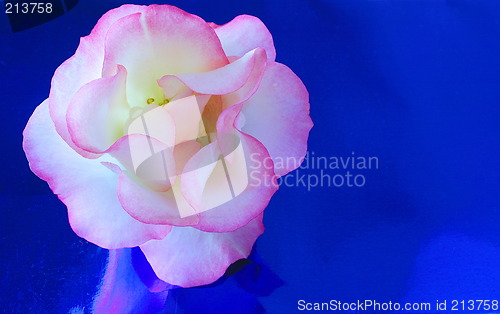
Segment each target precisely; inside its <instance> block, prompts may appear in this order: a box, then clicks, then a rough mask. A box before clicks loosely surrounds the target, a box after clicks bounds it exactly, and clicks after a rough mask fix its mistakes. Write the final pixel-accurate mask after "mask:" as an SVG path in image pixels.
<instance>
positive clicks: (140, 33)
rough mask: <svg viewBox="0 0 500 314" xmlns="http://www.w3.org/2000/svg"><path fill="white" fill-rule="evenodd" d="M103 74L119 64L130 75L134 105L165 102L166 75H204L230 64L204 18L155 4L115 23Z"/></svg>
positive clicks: (110, 34)
mask: <svg viewBox="0 0 500 314" xmlns="http://www.w3.org/2000/svg"><path fill="white" fill-rule="evenodd" d="M105 51H106V52H105V60H104V68H103V76H108V75H110V74H112V72H113V70H114V68H115V67H116V65H117V64H121V65H123V66H125V68H126V69H127V71H128V73H129V77H128V80H127V91H132V90H133V92H130V93H129V102H130V104H131V105H132V106H137V105H142V104H144V103H145V101H146V100H147V99H148V98H154V99H157V98H161V97H163V93H162V91H161V89H160V88H159V87H158V85H157V83H156V80H157V79H159V78H161V77H163V76H164V75H166V74H174V75H175V74H179V73H196V72H206V71H211V70H214V69H217V68H219V67H222V66H224V65H226V64H227V63H228V60H227V57H226V55H225V54H224V51H223V50H222V47H221V44H220V42H219V39H218V38H217V35H216V34H215V32H214V30H213V29H212V28H211V27H210V26H209V25H208V24H207V23H206V22H205V21H203V20H202V19H201V18H199V17H197V16H195V15H192V14H189V13H186V12H184V11H182V10H180V9H178V8H176V7H173V6H168V5H161V6H157V5H152V6H148V7H146V8H145V10H144V11H143V12H142V13H137V14H132V15H129V16H126V17H124V18H122V19H120V20H119V21H117V22H116V23H115V24H114V25H113V26H112V27H111V29H110V30H109V32H108V36H107V38H106V47H105Z"/></svg>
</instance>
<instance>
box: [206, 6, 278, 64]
mask: <svg viewBox="0 0 500 314" xmlns="http://www.w3.org/2000/svg"><path fill="white" fill-rule="evenodd" d="M215 32H216V33H217V36H219V39H220V41H221V43H222V48H224V52H225V53H226V55H228V56H238V57H241V56H243V55H244V54H245V53H247V52H249V51H251V50H253V49H255V48H258V47H261V48H264V49H265V50H266V53H267V59H268V60H269V61H274V59H276V50H275V49H274V43H273V37H272V36H271V33H270V32H269V30H268V29H267V27H266V26H265V25H264V23H262V21H261V20H259V19H258V18H257V17H255V16H250V15H239V16H237V17H235V18H234V19H233V20H232V21H231V22H229V23H227V24H224V25H222V26H216V27H215Z"/></svg>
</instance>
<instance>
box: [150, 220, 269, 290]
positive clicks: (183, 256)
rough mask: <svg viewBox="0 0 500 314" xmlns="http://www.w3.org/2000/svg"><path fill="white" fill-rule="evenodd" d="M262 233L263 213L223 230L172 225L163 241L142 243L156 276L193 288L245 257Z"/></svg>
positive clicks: (208, 280)
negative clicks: (208, 230)
mask: <svg viewBox="0 0 500 314" xmlns="http://www.w3.org/2000/svg"><path fill="white" fill-rule="evenodd" d="M263 232H264V226H263V225H262V215H259V216H258V217H256V218H254V219H253V220H251V221H250V222H249V223H248V224H247V225H245V226H243V227H241V228H239V229H238V230H235V231H233V232H226V233H210V232H203V231H200V230H197V229H195V228H189V227H173V228H172V231H171V232H170V233H169V235H168V236H167V237H165V238H164V239H163V240H151V241H149V242H147V243H144V244H143V245H141V246H140V247H141V249H142V251H143V252H144V255H145V256H146V258H147V260H148V261H149V263H150V264H151V266H152V267H153V270H154V271H155V273H156V275H157V276H158V278H160V279H161V280H163V281H165V282H168V283H170V284H172V285H177V286H181V287H194V286H200V285H205V284H209V283H212V282H214V281H215V280H217V279H218V278H219V277H221V276H222V275H223V274H224V272H225V271H226V269H227V267H228V266H229V265H230V264H232V263H234V262H235V261H237V260H239V259H241V258H246V257H248V255H249V254H250V251H251V250H252V246H253V244H254V242H255V241H256V240H257V238H258V237H259V236H260V235H261V234H262V233H263Z"/></svg>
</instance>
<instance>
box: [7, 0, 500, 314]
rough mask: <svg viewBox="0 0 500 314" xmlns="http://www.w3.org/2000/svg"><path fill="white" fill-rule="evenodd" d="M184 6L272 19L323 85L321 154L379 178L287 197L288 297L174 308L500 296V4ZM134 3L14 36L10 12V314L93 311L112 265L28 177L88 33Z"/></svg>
mask: <svg viewBox="0 0 500 314" xmlns="http://www.w3.org/2000/svg"><path fill="white" fill-rule="evenodd" d="M169 3H170V4H174V5H177V6H179V7H181V8H182V9H184V10H186V11H188V12H192V13H194V14H197V15H200V16H202V17H203V18H205V19H206V20H207V21H214V22H216V23H218V24H222V23H225V22H227V21H229V20H231V19H232V18H233V17H234V16H235V15H237V14H243V13H247V14H252V15H256V16H258V17H260V18H261V19H262V20H263V21H264V22H265V23H266V25H267V26H268V27H269V29H270V30H271V33H272V34H273V36H274V39H275V45H276V48H277V60H278V61H279V62H282V63H285V64H287V65H288V66H290V67H291V68H292V69H293V70H294V71H295V72H296V73H297V74H298V75H299V77H301V78H302V80H303V81H304V83H305V85H306V86H307V87H308V90H309V93H310V97H311V115H312V119H313V121H314V122H315V127H314V128H313V130H312V132H311V136H310V140H309V150H310V151H314V152H315V154H316V155H321V156H350V155H351V154H352V152H355V153H356V155H360V156H377V157H378V159H379V161H380V162H379V163H380V165H379V169H377V170H370V171H365V172H363V174H364V175H365V177H366V185H365V186H364V187H362V188H350V187H346V186H344V187H338V188H336V187H317V188H314V189H311V191H307V189H305V188H303V187H283V188H281V189H280V190H279V191H278V193H277V194H276V195H275V196H274V197H273V199H272V201H271V203H270V204H269V207H268V208H267V210H266V215H265V217H264V222H265V225H266V232H265V233H264V235H263V236H262V237H261V238H259V240H258V241H257V245H256V253H258V255H259V258H261V261H262V262H261V263H260V262H257V263H256V264H259V265H260V264H262V265H265V267H266V269H268V270H269V273H268V275H266V276H264V277H268V278H280V280H282V281H283V282H284V285H279V284H277V285H276V286H275V288H276V289H270V290H271V291H269V293H262V291H263V290H265V289H261V288H257V287H256V286H255V285H254V286H252V284H251V278H252V267H253V266H252V264H249V265H246V266H245V267H244V268H243V270H242V271H241V272H237V273H236V274H235V275H233V276H230V277H229V278H227V279H226V280H225V281H224V282H222V283H219V284H217V285H214V286H211V287H202V288H194V289H183V290H174V292H172V293H171V295H170V296H171V298H167V300H166V301H165V306H166V309H167V311H171V312H174V311H175V309H176V308H177V311H178V313H193V312H195V313H196V311H199V310H200V309H204V310H206V311H208V312H210V311H212V312H215V311H218V310H220V309H221V308H224V307H226V308H227V309H233V308H237V307H238V306H243V305H244V306H245V307H244V308H246V309H248V311H250V312H252V311H253V312H259V311H263V310H266V311H267V312H269V313H289V312H293V311H296V310H297V301H298V300H300V299H304V300H307V301H309V302H328V301H329V300H330V299H335V300H340V301H343V302H347V301H353V300H357V299H376V300H380V301H393V302H397V301H407V300H409V301H417V302H418V301H425V300H430V299H432V300H437V299H439V300H441V299H448V300H450V299H469V298H476V299H477V298H481V299H495V298H498V291H499V289H500V281H499V280H498V279H499V277H500V268H499V267H498V254H499V252H498V248H499V247H500V228H499V224H500V211H499V209H498V208H499V207H498V206H499V195H500V193H499V187H500V182H499V173H500V172H499V170H500V169H499V164H498V153H499V147H498V139H499V135H500V132H499V127H498V126H499V117H500V114H499V110H500V109H499V106H498V104H499V103H500V89H499V88H498V86H499V83H500V77H499V75H498V73H500V59H499V58H498V56H499V55H500V41H498V38H499V36H500V24H499V23H498V16H499V15H500V3H499V2H498V1H496V0H491V1H482V0H477V1H471V0H449V1H444V0H434V1H426V0H422V1H417V0H413V1H412V0H409V1H398V2H396V1H353V0H342V1H336V0H331V1H326V0H323V1H322V0H310V1H289V2H286V3H284V2H272V3H270V2H268V1H260V0H256V1H249V2H242V3H235V2H230V1H216V2H215V3H213V2H210V3H209V2H206V1H196V0H193V1H172V2H169ZM119 4H121V2H119V1H94V0H92V1H80V3H79V4H78V5H77V6H76V7H75V8H74V9H73V10H71V11H70V12H68V13H67V14H65V15H63V16H61V17H60V18H57V19H55V20H53V21H51V22H48V23H45V24H43V25H40V26H38V27H35V28H32V29H29V30H26V31H22V32H18V33H15V34H13V33H11V31H10V29H9V27H8V24H7V21H6V18H5V16H4V15H1V14H0V31H1V32H2V33H1V35H0V73H1V77H2V84H0V95H1V96H2V98H1V104H2V109H3V115H4V119H3V120H2V123H3V124H2V131H3V137H2V154H0V158H1V160H2V172H1V173H2V180H1V183H0V202H1V210H0V268H1V270H2V271H1V273H0V309H5V310H6V311H7V312H67V311H68V310H70V309H75V310H76V309H77V308H78V309H85V310H86V311H88V310H90V308H91V307H92V302H93V297H94V295H95V294H96V293H97V287H98V286H99V284H100V280H101V278H102V276H103V274H104V270H105V265H106V261H107V254H108V253H107V251H106V250H103V249H100V248H97V247H95V246H94V245H92V244H89V243H86V242H85V241H84V240H81V239H79V238H78V237H77V236H76V235H74V233H73V232H72V231H71V229H70V227H69V225H68V222H67V217H66V210H65V207H64V205H63V204H62V203H61V202H60V201H59V200H58V199H57V197H56V196H54V195H52V193H51V191H50V190H49V188H48V186H47V185H46V183H45V182H43V181H41V180H39V179H37V178H36V177H35V176H34V175H33V174H32V173H31V172H30V170H29V169H28V167H27V162H26V159H25V157H24V153H23V151H22V148H21V140H22V138H21V132H22V130H23V128H24V126H25V124H26V121H27V120H28V118H29V116H30V115H31V113H32V112H33V110H34V108H35V106H37V105H38V104H39V103H40V102H41V101H42V100H44V99H45V98H46V97H47V96H48V92H49V88H50V79H51V77H52V74H53V72H54V70H55V69H56V68H57V66H58V65H59V64H60V63H62V62H63V61H64V60H66V59H67V58H68V57H69V56H71V54H72V53H73V52H74V51H75V49H76V47H77V45H78V40H79V37H81V36H84V35H86V34H88V33H89V32H90V30H91V28H92V27H93V26H94V24H95V22H96V21H97V19H98V18H99V17H100V16H101V15H102V14H103V13H104V12H105V11H107V10H108V9H110V8H112V7H116V6H118V5H119ZM301 173H303V174H315V173H316V170H313V169H309V170H307V169H305V170H301ZM331 173H335V171H334V170H332V171H331ZM254 266H255V265H254ZM244 270H247V272H244ZM266 271H267V270H266ZM240 273H241V274H240ZM273 274H275V275H276V276H277V277H273V276H275V275H273ZM238 276H240V277H241V278H240V279H241V280H240V281H238ZM276 280H278V279H276ZM139 281H140V279H139ZM141 282H142V281H141ZM256 285H257V286H258V284H256ZM271 286H272V285H271ZM211 296H213V297H211ZM214 300H215V301H214ZM214 302H215V303H214Z"/></svg>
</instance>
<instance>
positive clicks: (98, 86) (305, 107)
mask: <svg viewBox="0 0 500 314" xmlns="http://www.w3.org/2000/svg"><path fill="white" fill-rule="evenodd" d="M275 56H276V52H275V49H274V45H273V39H272V37H271V34H270V33H269V31H268V30H267V28H266V27H265V26H264V24H263V23H262V22H261V21H260V20H259V19H258V18H256V17H253V16H248V15H241V16H238V17H236V18H235V19H234V20H232V21H231V22H229V23H227V24H225V25H221V26H218V25H215V24H213V23H207V22H205V21H204V20H203V19H201V18H200V17H198V16H195V15H191V14H189V13H186V12H184V11H182V10H180V9H178V8H176V7H173V6H168V5H152V6H136V5H124V6H121V7H119V8H117V9H114V10H111V11H109V12H107V13H106V14H104V16H103V17H102V18H101V19H100V20H99V21H98V23H97V25H96V26H95V28H94V29H93V30H92V32H91V33H90V35H88V36H86V37H83V38H81V40H80V45H79V46H78V48H77V50H76V52H75V54H74V55H73V56H72V57H71V58H69V59H68V60H66V61H65V62H64V63H63V64H62V65H61V66H60V67H59V68H58V69H57V70H56V72H55V74H54V77H53V79H52V85H51V89H50V95H49V98H48V99H47V100H45V101H44V102H42V104H41V105H39V106H38V107H37V108H36V109H35V111H34V113H33V115H32V116H31V118H30V120H29V122H28V124H27V126H26V129H25V130H24V141H23V147H24V151H25V153H26V156H27V158H28V161H29V164H30V167H31V170H32V171H33V172H34V173H35V174H36V175H37V176H39V177H40V178H41V179H43V180H45V181H47V182H48V184H49V186H50V188H51V189H52V191H53V192H54V193H55V194H56V195H57V196H58V197H59V199H60V200H61V201H62V202H64V204H66V206H67V208H68V216H69V222H70V224H71V227H72V229H73V230H74V231H75V232H76V234H78V235H79V236H80V237H82V238H84V239H86V240H88V241H90V242H92V243H95V244H96V245H99V246H101V247H103V248H107V249H119V248H128V247H137V246H139V247H140V249H141V250H142V251H143V253H144V255H145V257H146V258H147V260H148V262H149V263H150V264H151V266H152V268H153V270H154V272H155V273H156V275H157V276H158V278H160V279H161V280H163V281H165V282H167V283H169V284H172V285H177V286H181V287H192V286H199V285H204V284H209V283H212V282H214V281H215V280H217V279H218V278H219V277H221V276H222V275H223V274H224V272H225V270H226V269H227V267H228V266H229V265H230V264H231V263H233V262H235V261H236V260H238V259H241V258H246V257H248V255H249V254H250V251H251V249H252V246H253V244H254V242H255V241H256V239H257V238H258V237H259V236H260V235H261V234H262V233H263V231H264V226H263V223H262V218H263V211H264V209H265V207H266V206H267V204H268V203H269V200H270V198H271V197H272V195H273V194H274V193H275V192H276V190H277V189H278V186H277V184H276V179H277V178H278V177H279V176H283V175H285V174H286V173H288V172H289V171H291V170H293V168H296V167H297V166H298V164H296V165H295V166H293V163H291V164H292V166H290V165H287V166H285V167H280V168H279V169H278V168H276V167H275V166H274V165H273V163H272V162H269V161H272V160H273V159H274V160H276V159H277V158H280V159H282V158H295V159H296V160H300V159H301V158H303V156H304V155H305V152H306V148H307V137H308V134H309V131H310V129H311V127H312V121H311V119H310V117H309V96H308V93H307V90H306V88H305V87H304V85H303V84H302V82H301V80H300V79H299V78H298V77H297V76H296V75H295V74H294V73H293V72H292V71H291V70H290V69H289V68H288V67H286V66H285V65H282V64H280V63H277V62H275V61H274V60H275ZM288 166H289V167H290V168H287V167H288ZM269 178H271V180H269ZM264 182H268V183H269V182H271V184H264Z"/></svg>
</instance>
